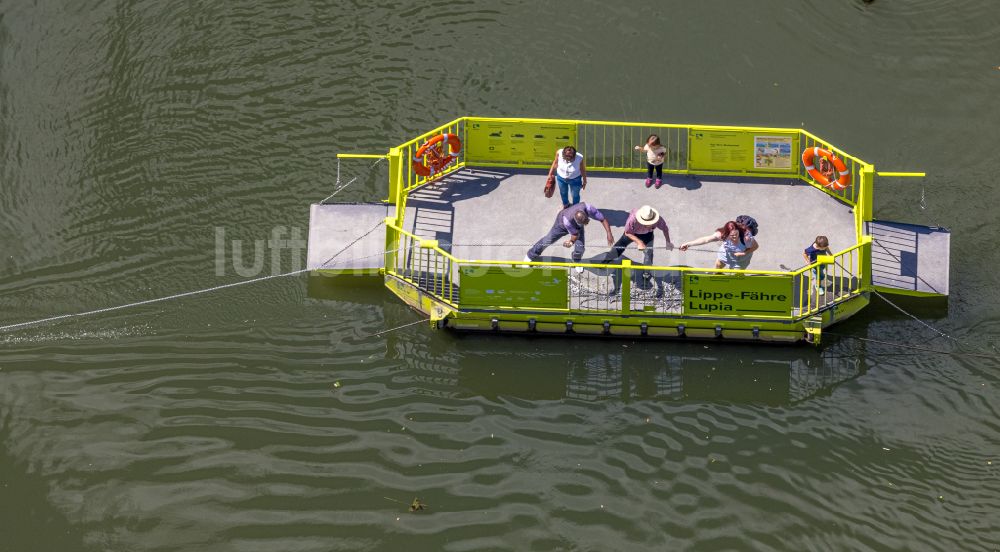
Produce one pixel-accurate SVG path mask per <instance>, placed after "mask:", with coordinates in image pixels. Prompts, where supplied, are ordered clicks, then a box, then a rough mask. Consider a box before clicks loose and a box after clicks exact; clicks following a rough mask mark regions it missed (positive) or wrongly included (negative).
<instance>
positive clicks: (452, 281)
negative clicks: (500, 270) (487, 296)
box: [385, 221, 458, 306]
mask: <svg viewBox="0 0 1000 552" xmlns="http://www.w3.org/2000/svg"><path fill="white" fill-rule="evenodd" d="M386 234H387V238H386V242H387V243H389V242H391V243H392V244H393V246H392V247H390V248H387V249H386V254H385V271H386V273H387V274H391V275H393V276H395V277H397V278H399V279H401V280H405V281H407V282H410V283H411V284H413V285H415V286H416V287H418V288H420V289H421V290H422V291H424V292H425V293H428V294H430V295H432V296H434V297H435V298H437V299H438V300H440V301H442V302H444V303H447V304H449V305H451V306H457V301H458V289H457V280H456V277H455V276H456V275H457V271H456V261H457V259H455V257H453V256H452V255H451V254H450V253H448V252H446V251H444V250H443V249H441V247H440V246H439V245H438V243H437V241H435V240H427V239H424V238H421V237H419V236H416V235H414V234H412V233H410V232H407V231H405V230H403V229H402V228H400V227H398V226H396V225H395V224H392V223H391V222H389V221H386Z"/></svg>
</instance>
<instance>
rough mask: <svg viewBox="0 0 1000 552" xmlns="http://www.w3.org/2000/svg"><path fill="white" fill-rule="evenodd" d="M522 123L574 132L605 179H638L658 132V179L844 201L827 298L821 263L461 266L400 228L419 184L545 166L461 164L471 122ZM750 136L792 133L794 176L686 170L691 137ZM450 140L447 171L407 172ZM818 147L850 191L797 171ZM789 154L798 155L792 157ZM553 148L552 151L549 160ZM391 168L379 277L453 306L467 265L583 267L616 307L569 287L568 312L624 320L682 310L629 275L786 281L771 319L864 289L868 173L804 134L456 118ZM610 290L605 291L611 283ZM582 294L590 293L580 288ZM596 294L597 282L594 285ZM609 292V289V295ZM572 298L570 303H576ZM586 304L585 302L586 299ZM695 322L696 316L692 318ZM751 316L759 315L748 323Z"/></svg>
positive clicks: (413, 144) (401, 149)
mask: <svg viewBox="0 0 1000 552" xmlns="http://www.w3.org/2000/svg"><path fill="white" fill-rule="evenodd" d="M489 122H505V123H511V122H513V123H515V124H517V123H523V124H525V125H529V124H530V125H539V124H557V125H567V124H570V125H575V129H576V135H575V136H576V141H577V148H578V149H579V150H580V151H581V152H584V153H585V155H586V159H587V165H588V168H589V169H591V170H609V171H610V170H613V171H644V170H645V154H644V153H642V152H637V151H635V150H634V146H635V145H639V144H642V143H644V142H645V140H646V138H647V136H648V135H649V134H658V135H659V136H660V138H661V142H662V144H663V145H664V146H665V147H666V148H667V156H666V159H665V163H664V172H670V173H676V174H741V175H745V176H753V177H767V176H783V177H786V178H798V179H801V180H803V181H804V182H807V183H810V184H812V185H814V186H816V187H818V188H820V189H822V190H823V191H824V192H825V193H828V194H830V195H832V196H834V197H836V198H837V199H839V200H841V201H843V202H844V203H846V204H848V205H850V206H852V207H854V208H855V220H856V223H857V224H856V230H857V236H858V239H859V243H858V244H857V245H855V246H853V247H850V248H847V249H845V250H843V251H841V252H838V253H837V254H835V255H833V262H832V263H830V264H828V265H823V266H824V270H825V272H826V274H827V275H828V276H829V278H828V287H827V288H824V291H825V293H824V294H823V295H820V294H819V293H818V291H817V289H816V288H815V287H814V286H813V283H814V281H813V280H814V277H813V270H814V269H817V268H818V267H819V266H820V265H819V264H814V265H810V266H807V267H803V268H801V269H798V270H796V271H768V270H746V271H737V270H727V269H722V270H714V269H704V268H692V267H681V266H672V267H664V266H654V267H637V266H627V265H626V266H621V265H606V264H589V263H524V262H519V261H497V260H461V259H457V258H455V257H454V256H452V255H451V254H450V253H449V252H448V251H445V250H443V249H441V247H440V246H439V244H438V243H437V242H436V241H432V240H427V239H425V238H421V237H419V236H416V235H414V234H412V233H410V232H407V231H405V230H403V227H404V220H403V219H404V213H405V208H406V200H407V195H408V194H409V192H411V191H413V190H415V189H416V188H418V187H420V186H423V185H425V184H427V183H429V182H432V181H434V180H437V179H438V178H440V177H442V176H444V175H447V174H450V173H452V172H455V171H457V170H459V169H461V168H463V167H465V166H467V165H469V166H517V167H524V168H548V167H549V166H550V164H551V161H549V160H547V156H546V157H545V158H542V157H538V158H537V159H536V160H534V161H517V162H510V161H508V162H498V163H489V162H476V161H467V157H466V151H467V149H468V147H469V144H468V132H467V129H468V128H469V125H470V124H473V123H480V124H482V123H489ZM710 131H721V132H752V133H758V134H768V133H775V134H781V135H789V134H794V135H795V136H796V140H797V141H796V145H797V148H795V149H793V151H792V155H793V156H794V158H793V164H792V169H786V170H783V171H774V172H773V173H769V172H767V171H760V170H757V171H754V172H747V171H733V170H720V171H712V170H699V169H692V168H690V167H689V156H690V152H689V141H690V138H691V136H690V133H692V132H710ZM442 133H450V134H456V135H458V136H459V137H460V139H461V140H462V143H463V149H462V151H461V152H460V153H458V154H457V155H456V157H457V160H456V161H455V162H454V163H453V164H452V165H451V166H449V167H448V168H447V169H445V170H444V171H443V172H442V173H439V174H436V175H433V176H431V177H422V176H420V175H417V174H416V173H415V172H414V170H413V167H412V165H413V158H414V156H415V153H416V151H417V149H419V147H420V146H421V145H422V144H423V143H424V142H426V141H427V140H428V139H430V138H432V137H433V136H436V135H439V134H442ZM813 146H820V147H823V148H824V149H828V150H830V151H833V152H835V153H836V154H837V155H838V156H840V157H842V158H843V159H844V161H845V163H846V164H847V165H848V168H849V170H850V171H851V186H850V187H848V188H847V189H846V190H843V191H835V190H830V189H826V188H823V187H821V186H819V185H818V184H816V183H815V182H814V181H813V180H812V179H811V178H810V177H809V176H808V174H807V173H806V172H805V169H804V167H802V165H801V162H800V161H799V159H798V158H799V157H800V156H801V152H802V150H803V149H804V148H806V147H813ZM796 150H797V151H796ZM554 152H555V148H553V153H554ZM388 157H389V161H390V169H389V178H390V192H389V198H388V200H389V202H391V203H394V204H395V207H396V209H395V215H394V216H393V217H390V218H389V219H387V224H386V226H387V235H386V251H387V253H386V260H385V270H386V273H387V274H391V275H393V276H396V277H398V278H400V279H402V280H405V281H407V282H410V283H412V284H413V285H415V286H417V287H418V288H420V289H421V290H423V291H424V292H426V293H428V294H430V295H432V296H434V297H436V298H437V299H438V300H441V301H443V302H445V303H447V304H449V305H451V306H453V307H457V306H458V302H459V286H458V284H459V280H460V277H461V276H460V274H461V268H462V267H469V266H484V267H485V266H495V267H509V268H517V267H521V266H531V267H534V268H546V267H551V268H562V269H573V268H575V267H584V268H587V269H591V270H590V271H588V272H586V273H585V274H592V273H593V272H594V271H595V269H596V270H600V271H602V273H604V274H606V275H607V276H609V278H608V282H610V283H611V284H613V285H615V286H617V288H618V289H617V290H615V291H617V293H618V296H617V299H614V298H612V295H611V294H610V293H609V294H608V295H607V298H605V299H599V300H585V299H587V297H585V295H586V292H583V291H581V290H582V289H583V288H582V287H581V288H579V289H577V290H576V291H574V290H573V289H572V288H571V289H570V292H569V293H570V295H571V296H570V297H569V298H568V303H567V304H568V310H569V311H580V312H603V313H609V314H629V313H633V314H634V313H635V312H636V311H645V312H648V311H653V312H657V313H663V314H678V313H680V312H682V309H681V307H680V306H679V305H675V306H674V307H670V306H669V305H668V304H667V303H666V302H663V301H659V300H657V301H650V300H649V298H648V297H644V296H642V294H636V293H633V292H632V287H633V286H634V285H636V282H635V281H634V279H633V278H632V277H631V276H632V273H633V271H636V270H644V271H650V272H657V273H661V274H663V273H666V274H669V275H674V276H676V277H677V278H678V281H679V279H681V277H682V276H683V275H684V274H718V273H723V274H726V273H732V274H742V275H746V276H791V277H792V278H793V282H794V285H793V289H794V292H793V295H794V297H793V298H792V299H791V300H790V301H789V305H788V314H787V315H776V316H774V318H776V319H790V320H794V319H801V318H803V317H806V316H809V315H811V314H814V313H816V312H817V311H819V310H822V309H824V308H827V307H829V306H830V305H832V304H836V303H838V302H842V301H844V300H847V299H849V298H851V297H854V296H856V295H857V294H859V293H861V291H863V290H864V289H867V288H866V286H868V285H870V275H867V274H864V273H863V271H862V267H863V266H866V265H865V264H864V263H865V262H866V261H865V258H866V257H865V256H866V255H867V256H869V257H870V248H871V246H870V240H867V241H866V238H865V237H863V236H862V234H863V232H862V225H863V223H864V221H867V220H870V219H871V201H872V200H871V197H872V182H873V176H874V168H873V167H872V166H871V165H870V164H867V163H865V162H864V161H862V160H860V159H858V158H856V157H854V156H852V155H849V154H847V153H846V152H844V151H843V150H841V149H839V148H837V147H835V146H833V145H832V144H830V143H828V142H825V141H823V140H821V139H819V138H818V137H816V136H814V135H812V134H811V133H809V132H807V131H805V130H801V129H786V128H768V127H728V126H703V125H702V126H699V125H677V124H658V123H621V122H613V121H585V120H562V119H506V118H484V117H463V118H459V119H456V120H454V121H451V122H449V123H447V124H445V125H442V126H440V127H438V128H436V129H434V130H432V131H430V132H427V133H424V134H422V135H420V136H418V137H416V138H414V139H413V140H410V141H408V142H406V143H404V144H401V145H400V146H398V147H396V148H392V150H390V153H389V155H388ZM609 285H610V284H609ZM588 289H590V288H588ZM596 289H598V290H600V289H601V288H600V283H598V285H597V286H596ZM609 291H610V290H609ZM574 294H575V295H574ZM591 299H592V298H591ZM695 316H699V315H695ZM743 316H744V315H742V314H740V313H738V312H737V313H733V314H724V313H719V314H713V315H711V316H708V317H709V318H736V319H739V318H740V317H743ZM754 318H760V316H757V315H754Z"/></svg>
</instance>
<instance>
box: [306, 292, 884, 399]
mask: <svg viewBox="0 0 1000 552" xmlns="http://www.w3.org/2000/svg"><path fill="white" fill-rule="evenodd" d="M354 285H357V286H359V287H360V288H361V289H363V290H365V291H366V292H370V293H371V294H372V295H378V294H379V290H380V288H381V286H382V281H381V279H379V278H356V277H342V278H339V279H336V278H335V279H331V278H328V277H323V276H318V277H313V278H311V279H310V282H309V294H310V296H311V297H313V298H316V299H320V300H323V301H329V302H330V304H333V305H337V308H338V309H341V310H351V309H353V308H363V306H362V305H361V304H358V303H353V301H352V299H353V298H355V297H357V293H358V289H356V288H355V289H352V286H354ZM382 292H383V293H382V312H383V314H384V315H385V329H390V328H394V327H397V326H400V325H403V324H407V323H409V322H412V321H413V320H415V319H416V317H418V316H422V315H420V314H419V313H416V312H415V311H412V310H410V309H409V308H408V307H406V306H405V305H404V304H403V303H402V302H400V301H398V300H397V299H396V298H395V297H394V296H392V295H391V294H390V293H389V292H388V291H386V290H382ZM352 305H354V306H352ZM413 330H414V331H416V332H417V335H418V336H419V335H420V334H424V335H423V337H422V338H421V337H414V333H413V332H408V333H405V334H402V333H395V332H389V333H386V334H385V336H384V337H385V339H386V340H387V343H388V347H387V351H388V352H387V355H388V356H389V357H390V358H392V359H395V360H399V361H402V362H403V363H404V364H405V365H406V367H407V368H408V369H410V370H412V374H411V377H412V378H414V380H415V381H424V382H428V383H430V382H433V383H434V384H435V385H434V387H435V388H436V390H435V393H440V394H443V395H451V394H453V393H456V392H457V393H459V394H468V393H471V394H474V395H482V396H486V397H496V396H511V397H517V398H523V399H532V400H538V399H540V400H551V399H575V400H583V401H596V400H605V399H618V400H623V401H633V400H646V399H655V400H670V401H721V402H734V403H746V404H766V405H787V404H793V403H797V402H800V401H803V400H806V399H808V398H809V397H812V396H815V395H817V394H821V393H826V392H829V391H830V390H831V389H832V388H833V387H834V386H836V385H837V384H839V383H842V382H844V381H847V380H850V379H852V378H855V377H858V376H860V375H861V374H862V373H863V372H864V370H865V367H864V360H863V355H857V354H842V353H840V352H839V351H838V350H837V349H836V348H833V347H828V348H826V349H824V350H816V349H814V348H811V347H805V346H793V347H783V346H751V345H743V344H738V343H724V344H723V343H720V344H716V343H712V344H709V345H706V344H704V343H702V342H697V343H691V342H679V341H667V340H624V339H607V338H563V337H557V336H537V337H536V336H532V337H525V336H518V335H509V334H503V335H499V334H498V335H489V334H479V333H453V332H451V331H432V330H429V329H427V328H425V327H421V326H419V325H418V326H416V328H413ZM404 336H405V337H404ZM359 337H360V338H363V337H364V336H359ZM421 342H423V343H429V345H430V347H429V348H428V347H424V346H422V345H421V344H420V343H421ZM459 351H460V353H459ZM567 351H573V354H567ZM584 352H586V354H584ZM449 388H450V389H449ZM422 392H425V393H426V392H429V389H427V388H424V389H423V390H422Z"/></svg>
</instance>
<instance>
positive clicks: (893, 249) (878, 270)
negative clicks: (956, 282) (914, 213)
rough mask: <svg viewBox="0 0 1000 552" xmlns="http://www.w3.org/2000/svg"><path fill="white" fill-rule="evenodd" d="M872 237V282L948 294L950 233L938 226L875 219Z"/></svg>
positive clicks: (869, 231) (870, 224)
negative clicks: (931, 226) (930, 226)
mask: <svg viewBox="0 0 1000 552" xmlns="http://www.w3.org/2000/svg"><path fill="white" fill-rule="evenodd" d="M867 227H868V230H867V231H868V233H869V234H870V235H871V236H872V240H873V242H872V283H874V284H875V285H876V286H883V287H889V288H896V289H902V290H907V291H922V292H926V293H939V294H941V295H948V270H949V253H950V243H951V233H949V232H948V231H947V230H945V229H942V228H929V227H926V226H917V225H914V224H903V223H900V222H889V221H882V220H876V221H872V222H870V223H869V224H868V225H867Z"/></svg>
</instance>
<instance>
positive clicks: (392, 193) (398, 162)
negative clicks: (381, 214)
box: [386, 148, 403, 222]
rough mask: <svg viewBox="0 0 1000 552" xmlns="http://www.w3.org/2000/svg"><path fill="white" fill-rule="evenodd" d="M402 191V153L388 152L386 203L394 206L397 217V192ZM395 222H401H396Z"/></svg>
mask: <svg viewBox="0 0 1000 552" xmlns="http://www.w3.org/2000/svg"><path fill="white" fill-rule="evenodd" d="M402 189H403V152H402V150H401V149H400V148H391V149H390V150H389V197H388V198H386V202H388V203H392V204H394V205H396V211H397V218H401V217H399V204H400V201H399V191H400V190H402ZM397 222H402V221H401V220H400V221H397Z"/></svg>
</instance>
